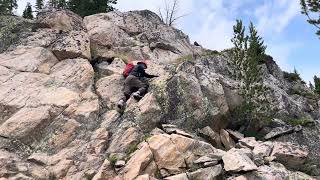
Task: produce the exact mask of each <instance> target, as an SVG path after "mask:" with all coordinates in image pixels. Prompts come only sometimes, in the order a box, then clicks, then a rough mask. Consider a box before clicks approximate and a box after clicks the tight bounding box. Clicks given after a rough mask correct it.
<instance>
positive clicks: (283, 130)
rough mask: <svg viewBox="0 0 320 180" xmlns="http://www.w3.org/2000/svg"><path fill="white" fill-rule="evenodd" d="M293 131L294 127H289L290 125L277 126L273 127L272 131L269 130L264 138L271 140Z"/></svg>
mask: <svg viewBox="0 0 320 180" xmlns="http://www.w3.org/2000/svg"><path fill="white" fill-rule="evenodd" d="M293 132H294V128H293V127H288V126H284V127H277V128H274V129H272V130H271V132H269V133H268V134H267V135H265V136H264V139H266V140H269V139H272V138H276V137H278V136H281V135H284V134H290V133H293Z"/></svg>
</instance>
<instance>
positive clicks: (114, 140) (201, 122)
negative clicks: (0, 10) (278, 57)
mask: <svg viewBox="0 0 320 180" xmlns="http://www.w3.org/2000/svg"><path fill="white" fill-rule="evenodd" d="M10 19H11V20H10V23H8V24H6V23H5V22H4V21H1V26H0V30H1V31H0V32H1V34H0V37H1V38H3V37H13V36H11V35H10V34H8V33H9V32H10V33H13V34H14V37H18V38H15V40H14V41H6V43H4V44H1V47H0V50H1V51H3V53H2V54H0V82H1V86H0V162H1V163H0V169H1V170H0V177H3V178H9V179H96V180H98V179H170V180H174V179H186V180H187V179H288V178H289V179H290V178H291V179H292V178H293V179H313V177H312V176H317V175H319V166H317V165H319V160H320V157H319V154H318V152H319V150H320V144H319V142H318V141H317V140H318V138H319V136H320V132H319V122H318V121H317V119H319V117H320V108H319V106H320V101H319V97H317V96H316V95H315V94H313V93H312V92H311V90H309V89H308V88H307V87H306V86H305V85H303V84H302V83H301V82H289V81H288V80H287V79H286V78H285V77H284V75H283V72H282V71H281V69H280V68H279V67H278V66H277V65H276V64H275V62H274V61H273V60H272V58H268V59H267V60H266V62H265V63H264V64H262V65H261V66H262V69H263V76H264V83H265V84H266V85H267V86H268V87H269V88H270V93H269V98H270V99H272V102H273V104H272V106H273V107H275V108H276V109H277V113H276V114H275V117H277V118H279V119H282V120H279V119H274V120H273V121H272V122H270V123H269V124H264V125H263V126H262V127H261V129H260V130H259V132H258V133H259V134H260V135H265V140H268V141H258V140H256V139H255V138H254V137H244V135H242V134H241V133H239V132H236V131H232V130H226V129H227V128H234V127H238V128H239V124H238V123H236V122H234V121H233V119H232V116H234V114H232V112H233V110H234V109H235V108H236V107H238V106H239V105H241V103H242V98H241V96H240V95H239V94H238V89H237V87H238V86H237V85H238V82H237V81H235V80H234V79H232V76H231V72H232V67H230V66H229V63H228V61H230V56H229V54H228V51H224V52H216V51H211V50H206V49H203V48H202V47H198V46H193V45H191V44H190V42H189V39H188V36H186V35H185V34H184V33H183V32H181V31H180V30H177V29H175V28H173V27H168V26H167V25H165V24H164V23H163V22H161V20H160V19H159V17H158V16H157V15H156V14H154V13H152V12H150V11H132V12H126V13H121V12H110V13H105V14H96V15H92V16H88V17H85V18H84V19H82V18H81V17H78V16H77V15H75V14H73V13H72V12H69V11H61V10H59V11H58V10H57V11H52V12H44V13H42V14H40V15H39V16H38V19H37V20H36V21H27V20H24V19H20V18H17V17H10ZM2 23H3V24H2ZM9 25H10V29H18V31H11V30H8V27H9ZM4 39H5V38H4ZM128 55H130V56H132V57H134V58H135V59H137V60H139V59H150V62H149V65H148V66H149V68H148V70H147V71H149V72H150V73H153V74H157V75H159V76H160V77H159V78H156V79H154V80H152V81H151V82H150V85H151V86H150V89H149V93H148V94H147V95H146V96H145V97H144V98H143V99H142V100H140V101H139V102H136V101H135V100H134V99H130V100H129V101H128V105H127V108H126V110H125V111H124V112H121V113H119V112H118V111H116V110H115V104H116V103H117V101H118V100H119V99H120V97H121V96H122V85H123V82H124V78H123V76H122V75H121V73H122V70H123V68H124V66H125V62H126V58H125V56H128ZM300 125H305V126H306V127H301V126H300ZM283 134H284V135H283ZM288 134H289V135H288ZM297 144H298V145H297ZM301 145H303V146H301ZM299 171H303V172H305V173H308V174H309V175H310V176H309V175H307V174H304V173H302V172H299Z"/></svg>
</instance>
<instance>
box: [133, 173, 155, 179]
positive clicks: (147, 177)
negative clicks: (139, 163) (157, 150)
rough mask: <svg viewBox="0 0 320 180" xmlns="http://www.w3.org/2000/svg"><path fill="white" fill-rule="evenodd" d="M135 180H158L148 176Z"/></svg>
mask: <svg viewBox="0 0 320 180" xmlns="http://www.w3.org/2000/svg"><path fill="white" fill-rule="evenodd" d="M135 180H156V178H154V177H152V176H149V175H148V174H145V175H141V176H138V177H137V178H135Z"/></svg>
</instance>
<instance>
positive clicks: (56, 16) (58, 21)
mask: <svg viewBox="0 0 320 180" xmlns="http://www.w3.org/2000/svg"><path fill="white" fill-rule="evenodd" d="M36 21H37V26H38V27H39V28H51V29H57V30H62V31H71V30H77V31H79V30H84V29H85V28H84V25H83V22H82V18H81V17H80V16H79V15H77V14H75V13H73V12H72V11H69V10H55V9H51V10H49V11H42V12H40V13H38V15H37V20H36Z"/></svg>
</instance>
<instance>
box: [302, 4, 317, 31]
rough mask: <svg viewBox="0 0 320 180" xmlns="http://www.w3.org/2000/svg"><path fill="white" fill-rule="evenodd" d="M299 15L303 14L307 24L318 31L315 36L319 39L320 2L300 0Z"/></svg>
mask: <svg viewBox="0 0 320 180" xmlns="http://www.w3.org/2000/svg"><path fill="white" fill-rule="evenodd" d="M300 4H301V13H302V14H305V15H306V16H307V18H308V20H307V21H308V22H309V23H310V24H312V25H313V26H315V27H316V28H317V29H318V30H317V32H316V34H317V35H318V36H319V37H320V0H300Z"/></svg>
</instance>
